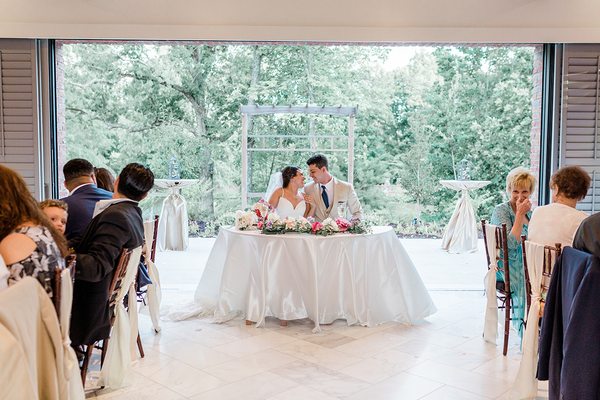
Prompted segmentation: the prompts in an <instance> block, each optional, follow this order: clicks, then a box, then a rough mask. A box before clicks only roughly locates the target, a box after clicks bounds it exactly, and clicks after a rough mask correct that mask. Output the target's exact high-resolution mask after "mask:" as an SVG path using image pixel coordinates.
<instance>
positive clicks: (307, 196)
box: [303, 193, 314, 203]
mask: <svg viewBox="0 0 600 400" xmlns="http://www.w3.org/2000/svg"><path fill="white" fill-rule="evenodd" d="M303 196H304V201H305V202H307V203H312V202H313V201H314V199H313V197H312V196H311V195H309V194H306V193H304V194H303Z"/></svg>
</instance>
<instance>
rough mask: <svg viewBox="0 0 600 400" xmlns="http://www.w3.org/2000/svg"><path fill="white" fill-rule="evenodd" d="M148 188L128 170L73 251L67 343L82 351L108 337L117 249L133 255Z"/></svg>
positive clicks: (143, 171)
mask: <svg viewBox="0 0 600 400" xmlns="http://www.w3.org/2000/svg"><path fill="white" fill-rule="evenodd" d="M152 186H154V174H153V173H152V171H150V169H148V168H146V167H144V166H143V165H141V164H137V163H132V164H128V165H127V166H126V167H125V168H123V170H122V171H121V173H120V174H119V177H118V178H117V179H116V181H115V193H114V195H113V198H112V199H111V200H103V201H101V202H100V203H99V204H98V208H99V209H101V211H100V213H99V214H97V215H96V216H95V217H94V218H93V219H92V221H91V222H90V224H89V226H88V227H87V229H86V231H85V233H84V234H83V237H82V238H81V242H80V243H79V246H78V248H77V252H76V253H77V254H76V255H77V264H76V269H75V285H74V288H73V307H72V312H71V341H72V343H73V345H75V346H79V345H87V344H91V343H93V342H95V341H98V340H101V339H105V338H107V337H108V336H109V333H110V318H109V309H108V289H109V286H110V282H111V280H112V278H113V275H114V270H115V268H116V266H117V264H118V262H119V255H120V253H121V250H122V249H134V248H136V247H139V246H141V245H142V243H143V241H144V224H143V220H142V210H141V209H140V208H139V207H138V202H139V201H140V200H142V199H143V198H145V197H146V195H147V194H148V191H149V190H150V189H152Z"/></svg>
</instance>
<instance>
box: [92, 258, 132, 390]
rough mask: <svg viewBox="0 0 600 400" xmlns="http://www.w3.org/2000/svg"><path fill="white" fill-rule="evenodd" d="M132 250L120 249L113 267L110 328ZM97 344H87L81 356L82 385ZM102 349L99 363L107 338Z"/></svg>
mask: <svg viewBox="0 0 600 400" xmlns="http://www.w3.org/2000/svg"><path fill="white" fill-rule="evenodd" d="M131 253H132V250H131V249H123V250H122V251H121V255H120V257H119V263H118V264H117V268H116V269H115V272H114V275H113V278H112V281H111V283H110V287H109V289H108V307H109V309H110V315H111V317H110V326H111V328H112V326H113V323H114V322H115V316H114V313H113V310H114V308H115V305H116V299H117V295H118V291H119V289H120V288H121V286H122V281H123V278H125V274H126V273H127V265H128V264H129V259H130V257H131ZM97 344H98V342H96V343H91V344H89V345H87V348H86V350H85V355H84V357H83V363H82V365H81V380H82V381H83V385H84V386H85V378H86V375H87V370H88V366H89V362H90V359H91V358H92V352H93V351H94V347H95V346H96V345H97ZM99 348H100V349H101V350H102V355H101V357H100V365H102V364H103V363H104V357H105V355H106V349H107V348H108V338H105V339H104V340H103V343H102V346H101V347H99Z"/></svg>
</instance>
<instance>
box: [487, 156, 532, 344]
mask: <svg viewBox="0 0 600 400" xmlns="http://www.w3.org/2000/svg"><path fill="white" fill-rule="evenodd" d="M535 183H536V179H535V177H534V176H533V175H532V174H531V172H529V171H528V170H527V169H525V168H522V167H518V168H515V169H513V170H512V171H510V172H509V173H508V176H507V178H506V192H507V194H508V196H509V199H510V200H509V201H508V202H506V203H502V204H499V205H497V206H496V208H495V209H494V212H493V213H492V218H491V219H490V223H491V224H493V225H502V224H506V229H507V230H508V240H507V245H508V264H509V272H510V290H511V292H512V309H511V313H512V323H513V326H514V327H515V328H516V329H517V331H518V332H519V336H522V334H523V317H524V315H525V278H524V276H523V255H522V254H523V252H522V250H521V235H525V236H527V225H528V223H529V219H530V218H531V201H530V200H529V197H530V196H531V193H532V192H533V190H534V189H535ZM496 280H497V281H502V282H504V273H503V271H498V274H497V275H496Z"/></svg>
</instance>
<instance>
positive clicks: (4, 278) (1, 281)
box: [0, 256, 10, 290]
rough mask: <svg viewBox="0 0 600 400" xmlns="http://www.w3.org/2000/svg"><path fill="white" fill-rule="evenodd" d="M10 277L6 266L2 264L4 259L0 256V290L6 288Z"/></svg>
mask: <svg viewBox="0 0 600 400" xmlns="http://www.w3.org/2000/svg"><path fill="white" fill-rule="evenodd" d="M9 276H10V272H9V271H8V268H6V264H5V263H4V259H3V258H2V256H0V290H3V289H6V288H8V277H9Z"/></svg>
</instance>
